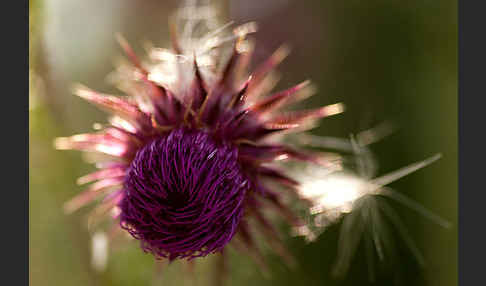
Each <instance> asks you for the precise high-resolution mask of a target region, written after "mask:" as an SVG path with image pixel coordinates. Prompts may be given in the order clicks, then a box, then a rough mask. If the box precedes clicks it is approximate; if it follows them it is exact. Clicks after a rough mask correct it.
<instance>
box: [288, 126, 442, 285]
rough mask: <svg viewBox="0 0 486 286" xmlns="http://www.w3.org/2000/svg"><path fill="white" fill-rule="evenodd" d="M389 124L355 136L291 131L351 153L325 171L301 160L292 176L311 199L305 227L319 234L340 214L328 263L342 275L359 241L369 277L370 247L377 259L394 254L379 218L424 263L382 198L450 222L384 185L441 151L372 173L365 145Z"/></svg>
mask: <svg viewBox="0 0 486 286" xmlns="http://www.w3.org/2000/svg"><path fill="white" fill-rule="evenodd" d="M392 130H393V128H392V126H391V125H390V124H389V123H386V122H385V123H382V124H380V125H378V126H376V127H375V128H372V129H369V130H366V131H363V132H361V133H359V134H358V136H357V137H356V139H355V137H354V136H352V137H351V139H349V140H348V139H342V138H335V137H319V136H314V135H310V134H300V136H298V137H296V140H297V142H299V143H300V144H304V145H310V146H313V147H319V148H325V149H335V150H340V152H341V154H343V153H345V152H346V153H351V154H352V160H351V162H352V165H354V166H353V167H347V168H343V169H342V170H338V171H329V170H328V169H325V168H320V167H316V166H307V167H305V168H304V170H302V171H301V172H299V173H298V178H296V180H297V181H299V182H302V183H301V184H300V186H299V187H298V194H299V196H300V197H301V198H302V199H306V200H308V201H310V203H311V206H310V208H309V214H310V219H311V222H309V223H308V227H313V229H315V230H316V233H317V234H319V233H322V232H323V231H324V230H325V229H326V227H327V226H329V225H332V224H334V223H336V222H337V221H338V220H339V219H340V218H342V224H341V228H340V235H339V245H338V257H337V260H336V263H335V265H334V269H333V274H334V275H335V276H342V275H344V274H345V273H346V272H347V270H348V268H349V265H350V263H351V260H352V258H353V256H354V254H355V251H356V249H357V248H358V245H359V243H360V242H364V243H365V248H366V250H367V253H366V256H367V259H368V263H367V265H368V270H369V271H368V273H369V279H370V281H374V256H375V255H374V253H373V250H374V251H376V255H377V256H378V258H379V261H380V262H383V261H384V259H385V256H386V255H393V254H394V248H393V244H392V239H391V236H390V231H389V229H388V226H387V224H386V223H385V221H389V222H391V223H392V224H393V226H394V227H395V228H396V229H397V231H398V233H399V236H400V237H401V238H402V239H403V241H404V242H405V244H406V245H407V247H408V248H409V250H410V251H411V252H412V254H413V256H414V257H415V258H416V260H417V262H418V263H419V265H420V266H423V265H424V264H425V261H424V258H423V257H422V254H421V253H420V251H419V249H418V247H417V246H416V245H415V243H414V242H413V239H412V238H411V237H410V235H409V234H408V231H407V229H406V227H405V226H404V224H403V223H402V221H401V219H400V218H399V216H398V215H397V214H396V213H395V212H394V210H393V208H392V207H391V206H390V205H389V204H388V203H387V201H386V200H384V199H383V198H389V199H392V200H394V201H396V202H398V203H401V204H403V205H405V206H406V207H408V208H410V209H412V210H414V211H416V212H418V213H419V214H420V215H422V216H423V217H425V218H427V219H429V220H431V221H432V222H434V223H436V224H438V225H440V226H442V227H444V228H449V227H450V223H449V222H448V221H446V220H444V219H443V218H441V217H439V216H438V215H436V214H434V213H432V212H431V211H429V210H427V209H426V208H424V207H423V206H422V205H420V204H418V203H417V202H415V201H413V200H411V199H410V198H408V197H406V196H404V195H402V194H400V193H399V192H396V191H395V190H393V189H392V188H390V187H388V186H387V185H388V184H390V183H392V182H394V181H396V180H398V179H400V178H403V177H404V176H406V175H408V174H411V173H413V172H415V171H417V170H420V169H422V168H424V167H426V166H428V165H430V164H432V163H433V162H435V161H437V160H438V159H440V157H441V156H442V155H441V154H436V155H434V156H432V157H430V158H427V159H425V160H423V161H419V162H416V163H413V164H410V165H408V166H406V167H402V168H400V169H398V170H396V171H393V172H390V173H388V174H385V175H382V176H380V177H376V173H377V168H378V163H377V160H376V158H375V156H374V154H373V153H372V152H371V150H370V149H369V147H368V146H369V145H370V144H372V143H374V142H376V141H378V140H380V139H382V138H383V137H385V136H386V135H388V134H390V133H391V132H392ZM337 190H339V191H337ZM296 232H297V234H301V235H305V236H306V237H307V239H309V240H313V239H314V238H315V236H316V233H306V232H301V233H299V229H296Z"/></svg>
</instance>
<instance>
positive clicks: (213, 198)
mask: <svg viewBox="0 0 486 286" xmlns="http://www.w3.org/2000/svg"><path fill="white" fill-rule="evenodd" d="M186 12H187V11H186ZM184 13H185V12H184ZM184 15H187V13H186V14H184ZM208 15H209V14H208ZM184 17H185V16H184ZM194 21H196V20H194ZM198 21H199V20H198ZM212 26H214V25H212ZM188 27H199V28H198V29H197V31H200V30H201V23H191V24H189V25H188ZM208 27H209V25H208ZM228 27H229V25H225V26H223V28H221V29H216V30H214V29H213V30H210V31H208V33H207V34H203V35H199V36H189V37H177V33H176V35H175V36H174V37H173V38H172V41H173V47H172V49H171V50H167V49H159V48H153V49H151V50H149V53H148V59H146V60H144V61H141V60H139V59H138V57H137V56H136V54H135V53H134V51H133V50H132V48H131V47H130V46H129V45H128V43H127V42H126V41H125V40H124V39H122V38H121V37H119V42H120V44H121V46H122V48H123V49H124V51H125V53H126V54H127V56H128V58H129V59H130V62H126V63H123V64H121V65H120V66H118V68H117V70H116V72H115V74H113V75H112V77H111V79H112V80H113V81H114V83H115V84H116V85H117V87H118V88H119V89H121V90H122V91H123V92H125V93H126V94H128V96H125V97H119V96H112V95H104V94H100V93H98V92H95V91H93V90H90V89H88V88H86V87H83V86H80V87H78V88H76V90H75V93H76V94H77V95H78V96H80V97H82V98H84V99H86V100H87V101H89V102H91V103H93V104H95V105H97V106H99V107H101V108H102V109H104V110H106V111H108V112H110V113H112V117H110V119H109V124H107V125H106V126H101V125H100V124H99V125H97V126H98V127H97V129H98V131H97V132H95V133H89V134H80V135H75V136H71V137H68V138H58V139H57V140H56V142H55V144H56V147H57V148H59V149H77V150H82V151H87V152H90V153H93V152H97V153H102V154H104V156H102V157H97V158H96V160H97V167H98V168H100V170H98V171H96V172H94V173H91V174H89V175H86V176H84V177H82V178H80V179H79V181H78V183H80V184H87V183H92V184H91V185H90V186H89V187H88V189H87V190H86V191H85V192H83V193H81V194H79V195H78V196H76V197H74V198H73V199H72V200H70V201H69V202H67V203H66V204H65V210H66V211H67V212H72V211H75V210H76V209H78V208H80V207H82V206H84V205H86V204H88V203H90V202H94V201H96V200H99V199H101V202H100V204H99V205H98V206H97V207H96V208H95V209H94V210H93V215H94V216H92V217H94V218H96V219H100V220H101V219H103V218H104V217H106V216H105V215H106V214H111V216H112V218H113V220H112V221H113V222H115V223H114V228H113V231H114V232H116V231H119V230H120V229H122V230H126V231H127V232H128V233H130V234H131V236H133V237H134V238H135V239H137V240H139V241H140V243H141V247H142V249H143V250H144V251H146V252H150V253H152V254H154V256H155V257H156V258H168V259H169V260H173V259H177V258H185V259H192V258H195V257H200V256H205V255H208V254H210V253H214V252H220V251H221V250H223V248H224V247H225V246H226V245H227V244H228V243H229V242H231V243H232V245H233V246H234V247H235V248H237V249H242V250H244V251H245V252H246V253H248V254H249V255H251V256H253V257H254V258H256V260H257V262H262V255H261V253H260V252H259V249H258V247H257V245H256V242H255V239H254V232H255V230H259V231H260V232H262V233H263V234H264V237H266V238H268V242H269V245H270V246H271V247H272V248H273V249H274V250H275V251H276V252H277V253H278V254H279V255H281V256H282V257H283V258H285V259H287V262H289V263H291V262H290V261H291V260H290V258H289V255H288V254H287V252H286V250H285V248H284V247H283V245H282V244H281V241H280V235H279V232H278V231H277V230H276V228H275V227H274V225H273V223H272V222H271V221H272V218H271V216H272V215H273V216H274V217H280V218H284V219H286V220H287V222H288V223H289V224H291V225H292V226H293V227H296V228H298V229H299V230H301V231H307V232H308V231H309V230H308V229H307V226H306V225H307V224H306V222H305V221H304V220H303V219H301V218H300V217H299V216H297V215H296V214H295V213H294V212H293V211H292V210H291V208H290V206H289V205H287V203H286V202H285V200H284V196H288V195H291V196H294V198H296V197H297V198H298V193H297V187H298V183H297V182H296V181H295V179H293V178H292V177H290V176H289V175H288V174H285V173H284V172H283V171H282V169H281V167H279V164H280V162H281V161H284V160H293V161H300V162H303V163H305V164H318V165H319V164H327V163H328V162H327V161H323V160H321V159H322V157H319V156H315V155H314V154H311V153H309V152H307V151H305V152H304V151H302V150H297V149H296V148H295V146H292V145H290V144H288V143H286V142H284V141H283V140H281V139H282V136H277V137H276V136H273V135H278V134H282V133H286V134H287V133H292V132H300V131H303V130H306V129H309V128H311V127H313V126H315V124H314V123H316V122H317V120H318V119H321V118H324V117H327V116H331V115H334V114H338V113H340V112H342V105H340V104H333V105H329V106H324V107H320V108H316V109H310V110H299V111H295V110H294V111H290V109H289V107H291V106H292V104H293V103H295V102H298V101H300V100H303V99H304V98H306V97H308V96H309V91H310V88H309V87H310V85H309V81H304V82H302V83H300V84H297V85H295V86H294V87H291V88H288V89H284V90H282V91H278V92H275V93H270V90H271V89H272V88H273V86H274V85H275V82H276V81H275V72H274V70H275V68H276V66H277V65H278V64H279V63H280V62H281V61H282V60H283V59H284V58H285V56H286V55H287V53H288V50H287V49H286V48H285V47H282V48H279V49H277V50H276V51H275V52H274V53H273V54H272V55H270V56H269V58H268V59H267V60H265V61H264V62H262V63H260V64H259V65H257V67H256V68H255V69H253V71H252V72H249V64H250V62H251V61H250V58H251V55H252V52H253V48H252V47H253V45H252V44H251V41H250V40H248V39H247V37H246V36H247V34H248V33H251V32H254V30H255V25H254V24H251V23H250V24H245V25H242V26H239V27H236V28H235V29H234V30H233V33H231V34H230V35H227V34H225V33H224V32H223V31H226V29H227V28H228ZM193 32H194V33H192V32H189V33H187V31H185V34H187V35H195V34H196V32H195V31H193ZM269 93H270V94H269ZM96 219H95V220H94V221H97V220H96ZM119 226H121V228H120V227H119ZM261 265H262V264H261ZM262 266H263V265H262Z"/></svg>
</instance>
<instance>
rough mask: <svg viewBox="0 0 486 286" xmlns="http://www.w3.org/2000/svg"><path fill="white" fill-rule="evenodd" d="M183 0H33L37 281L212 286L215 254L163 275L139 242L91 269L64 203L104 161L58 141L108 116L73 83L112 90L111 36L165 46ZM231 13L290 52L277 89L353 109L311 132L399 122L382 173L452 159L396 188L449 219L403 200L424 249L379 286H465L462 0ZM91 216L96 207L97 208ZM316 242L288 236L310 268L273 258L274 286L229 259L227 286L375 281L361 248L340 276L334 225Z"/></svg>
mask: <svg viewBox="0 0 486 286" xmlns="http://www.w3.org/2000/svg"><path fill="white" fill-rule="evenodd" d="M177 2H178V1H148V0H146V1H129V0H106V1H96V0H85V1H76V0H64V1H55V0H30V1H29V12H30V31H29V32H30V47H29V54H30V59H29V60H30V62H29V63H30V67H29V77H30V93H29V102H30V105H29V115H30V127H29V135H30V149H29V151H30V160H29V164H30V166H29V168H30V194H29V196H30V204H29V205H30V209H29V218H30V220H29V248H30V250H29V251H30V261H29V275H30V284H31V285H35V286H43V285H117V286H123V285H213V284H214V277H215V275H218V271H217V270H218V267H217V266H216V264H215V263H216V261H215V259H214V257H209V258H205V259H201V260H200V261H198V262H197V263H196V265H195V269H194V271H193V272H192V274H187V273H188V272H186V271H185V266H184V265H182V264H181V263H178V262H176V263H174V264H173V265H170V267H168V268H166V270H165V272H163V273H162V275H158V274H156V272H154V270H155V268H156V266H155V264H154V261H153V258H152V256H150V255H148V254H144V253H143V252H142V251H140V249H139V248H138V244H137V243H136V242H128V243H125V244H119V245H115V249H110V256H109V261H108V266H107V268H106V270H105V271H103V272H97V271H95V270H93V268H92V267H91V257H90V244H91V242H90V234H91V232H90V231H89V230H88V229H87V228H86V223H85V215H86V213H87V210H86V209H83V210H81V211H79V212H77V213H75V214H73V215H69V216H66V215H64V213H63V212H62V204H63V202H65V201H66V200H68V199H69V198H71V197H72V196H73V195H74V194H76V193H78V192H79V191H80V190H81V188H80V187H78V186H76V185H75V180H76V178H77V177H79V176H81V175H84V174H86V173H88V172H89V171H91V170H92V169H93V167H92V166H91V165H89V164H87V163H84V162H83V160H82V158H81V154H80V153H78V152H70V151H56V150H54V149H53V147H52V141H53V138H55V137H57V136H67V135H71V134H74V133H79V132H87V131H89V130H91V126H92V124H93V123H95V122H105V115H104V114H103V113H102V112H100V111H98V110H96V109H95V108H94V107H92V106H90V105H89V104H87V103H85V102H84V101H82V100H81V99H79V98H76V97H75V96H73V95H71V92H70V90H69V88H70V84H71V83H72V82H81V83H83V84H86V85H88V86H90V87H91V88H93V89H98V90H102V91H105V92H114V91H115V90H114V89H113V87H111V86H110V85H109V84H107V83H106V81H105V78H106V75H107V74H108V73H109V72H110V71H111V70H112V69H113V60H114V58H115V57H117V56H119V55H121V51H120V49H119V48H118V46H117V44H116V43H115V39H114V33H115V32H121V33H122V34H123V35H124V36H125V37H126V38H127V39H128V40H129V42H130V43H132V44H133V45H134V47H135V49H136V50H137V51H139V52H141V51H142V45H141V43H142V41H143V40H151V41H152V42H154V43H155V44H157V45H164V46H165V45H166V43H167V36H168V29H167V17H168V15H169V13H170V12H172V11H173V9H174V8H175V7H176V6H177V4H178V3H177ZM220 4H222V5H221V7H223V8H222V9H224V11H225V14H226V17H227V18H232V19H235V20H236V21H237V22H246V21H249V20H255V21H258V23H259V27H260V30H259V32H258V33H257V34H256V35H255V38H256V39H257V51H258V52H257V54H256V57H257V59H258V58H259V59H261V58H262V57H264V56H266V55H268V54H269V53H270V52H271V51H272V50H273V49H274V48H276V47H277V46H278V45H279V44H281V43H284V42H285V43H288V44H290V45H291V47H292V48H293V49H292V53H291V55H290V57H289V58H288V59H287V60H286V61H285V63H284V64H282V66H281V67H280V71H281V72H282V80H281V82H280V83H279V86H278V87H277V88H281V87H286V86H290V85H291V84H294V83H298V82H300V81H302V80H305V79H311V80H312V81H313V82H314V83H315V84H316V85H317V86H318V88H319V90H318V94H317V95H315V96H314V97H312V98H311V99H309V100H308V104H309V105H312V106H318V105H322V104H330V103H335V102H344V103H345V104H346V106H347V110H346V112H345V113H344V114H342V115H339V116H336V117H334V118H330V119H325V120H324V121H323V122H322V124H321V125H320V127H319V128H316V129H315V130H313V133H315V134H319V135H326V136H341V137H346V136H348V135H349V134H350V133H356V132H358V131H362V130H365V129H367V128H370V127H373V126H374V125H376V124H378V123H380V122H382V121H384V120H389V121H391V122H393V123H394V124H395V125H397V126H398V127H399V129H398V130H397V131H396V132H395V133H394V134H393V135H391V136H389V137H387V138H386V139H385V140H383V141H381V142H379V143H377V144H375V145H373V147H372V149H373V151H374V152H375V153H376V155H377V156H378V159H379V161H380V174H384V173H386V172H388V171H391V170H394V169H397V168H399V167H402V166H405V165H407V164H409V163H412V162H415V161H419V160H422V159H425V158H426V157H428V156H430V155H433V154H434V153H437V152H441V153H442V154H443V158H442V159H441V160H440V161H438V162H437V163H434V164H433V165H431V166H429V167H427V168H425V169H423V170H420V171H419V172H417V173H414V174H412V175H409V176H407V177H405V178H403V179H401V180H399V181H397V182H396V183H393V184H392V187H394V188H395V189H397V190H399V191H400V192H402V193H403V194H406V195H407V196H409V197H410V198H412V199H414V200H416V201H418V202H420V203H421V204H422V205H424V206H425V207H427V208H428V209H429V210H431V211H433V212H435V213H437V214H439V215H440V216H442V217H444V218H446V219H447V220H449V221H450V222H451V223H452V228H450V229H444V228H442V227H440V226H438V225H436V224H434V223H432V222H430V221H428V220H426V219H425V218H423V217H421V216H420V215H418V214H416V213H414V212H413V211H412V210H410V209H407V208H405V207H402V206H400V205H397V204H393V206H394V207H395V209H396V210H397V211H398V213H399V215H400V217H402V218H403V220H404V221H405V224H406V226H407V228H408V229H409V231H410V233H411V236H412V237H413V239H414V241H415V242H416V243H417V245H418V247H419V249H420V250H421V252H422V253H423V255H424V257H425V260H426V263H427V264H426V266H425V268H420V267H418V266H417V264H416V263H415V261H414V260H413V257H412V256H411V254H410V252H408V251H406V249H405V247H404V246H401V245H400V244H398V245H397V247H398V250H399V251H398V253H399V255H398V256H397V257H396V258H395V259H394V262H395V263H394V264H389V265H388V266H390V267H382V268H378V273H379V274H378V276H377V280H376V281H375V284H376V285H441V286H448V285H456V284H457V190H458V189H457V3H456V1H449V0H440V1H439V0H421V1H418V0H410V1H398V0H368V1H358V0H347V1H337V0H314V1H290V0H272V1H256V0H251V1H229V2H225V3H220ZM88 209H89V208H88ZM338 227H339V225H336V226H334V227H331V228H329V229H328V230H327V231H326V232H324V233H323V235H322V236H321V237H320V238H319V239H318V240H317V242H315V243H312V244H306V243H305V242H304V241H303V239H301V238H292V237H288V238H287V239H286V244H287V245H288V246H289V247H290V249H291V251H292V253H294V254H295V256H296V258H297V260H298V263H299V265H300V267H299V268H298V269H296V270H289V269H288V268H287V267H285V266H284V265H283V264H282V263H281V261H280V260H279V259H278V258H277V257H276V256H275V255H273V254H271V253H268V254H267V256H268V260H269V262H270V266H271V270H272V271H271V272H272V276H271V277H270V278H265V277H264V276H263V275H262V274H261V273H260V272H259V271H258V267H257V266H256V264H254V263H253V262H252V261H251V260H250V259H249V258H247V257H246V256H244V255H238V254H237V253H234V252H230V254H231V261H230V268H231V270H230V275H229V277H228V279H227V284H228V285H248V284H251V285H309V286H310V285H367V284H369V283H370V282H369V281H368V278H367V277H368V276H367V271H368V269H367V267H366V265H365V263H366V259H365V257H364V251H363V250H362V249H360V250H358V253H357V255H356V258H355V260H354V262H353V264H352V266H351V270H350V272H349V273H348V275H346V277H345V278H343V279H340V280H339V279H334V278H332V277H331V275H330V270H331V267H332V263H333V262H334V259H335V256H336V244H337V233H338V232H337V230H338Z"/></svg>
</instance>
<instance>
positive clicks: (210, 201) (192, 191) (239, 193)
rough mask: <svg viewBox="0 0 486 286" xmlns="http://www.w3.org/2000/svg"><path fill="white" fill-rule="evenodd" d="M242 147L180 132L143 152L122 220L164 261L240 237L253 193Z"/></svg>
mask: <svg viewBox="0 0 486 286" xmlns="http://www.w3.org/2000/svg"><path fill="white" fill-rule="evenodd" d="M237 160H238V148H236V147H235V146H231V145H230V144H227V143H225V142H216V141H215V140H214V139H213V138H212V136H211V135H210V134H208V133H206V132H204V131H200V130H191V129H185V128H180V129H176V130H173V131H171V132H170V133H169V134H168V135H167V136H164V137H160V138H157V139H155V140H153V141H152V142H150V143H148V144H146V145H145V146H144V147H142V148H141V149H140V150H139V151H138V152H137V154H136V156H135V159H133V161H132V163H131V166H130V168H129V170H128V174H127V176H126V178H125V185H124V186H125V196H124V198H123V200H122V202H121V204H120V207H121V215H120V221H121V224H122V227H123V228H125V229H126V230H127V231H128V232H129V233H130V234H131V235H133V237H135V238H137V239H140V240H141V241H142V247H143V249H144V250H146V251H150V252H152V253H154V254H156V255H158V256H160V257H168V258H169V259H171V260H172V259H175V258H185V257H189V258H193V257H197V256H205V255H207V254H209V253H212V252H215V251H217V250H220V249H222V248H223V247H224V246H225V245H226V244H227V243H228V242H229V241H230V240H231V238H232V237H233V235H234V234H235V231H236V228H237V226H238V222H239V221H240V218H241V216H242V214H243V200H244V198H245V193H246V192H247V190H248V181H247V180H246V179H245V177H244V175H243V173H242V172H241V170H240V167H239V164H238V161H237Z"/></svg>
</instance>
